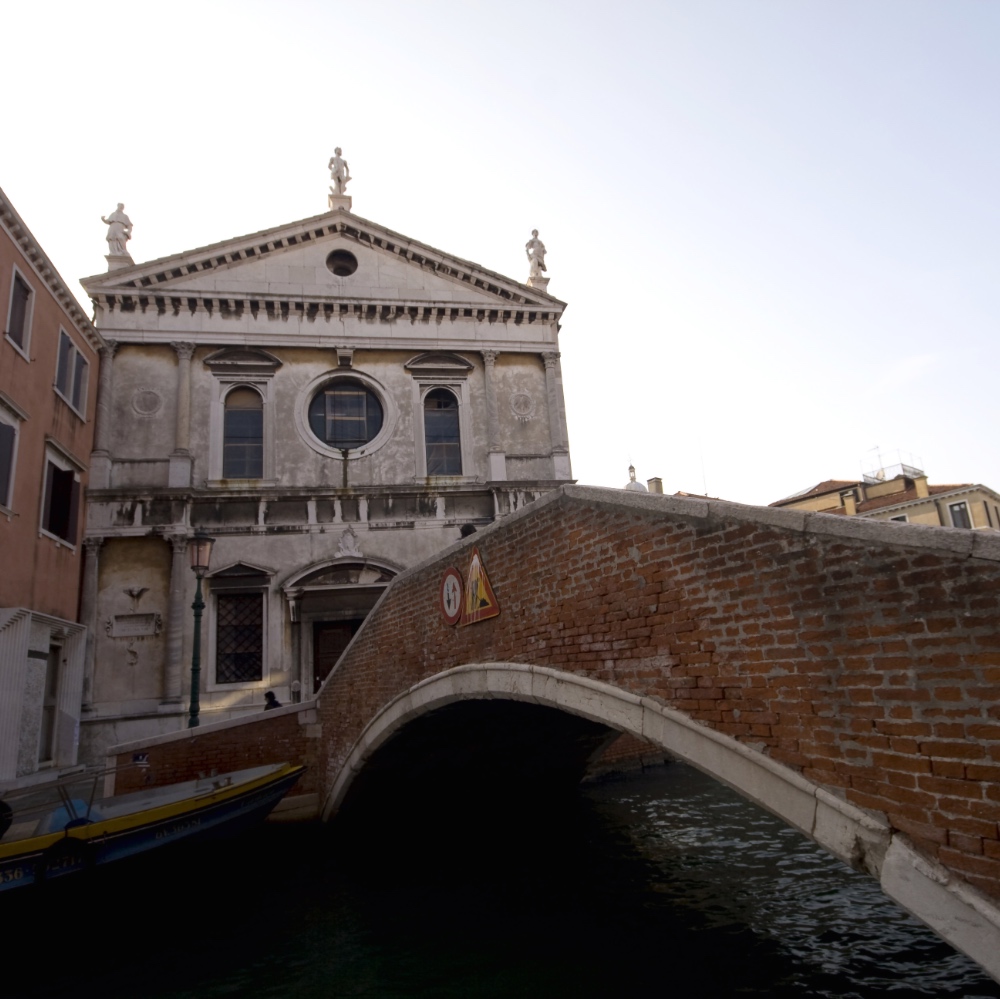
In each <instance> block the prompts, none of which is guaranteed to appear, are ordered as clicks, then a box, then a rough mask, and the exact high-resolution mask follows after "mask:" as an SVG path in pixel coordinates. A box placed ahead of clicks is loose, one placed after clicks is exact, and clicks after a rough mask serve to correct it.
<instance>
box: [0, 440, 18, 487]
mask: <svg viewBox="0 0 1000 999" xmlns="http://www.w3.org/2000/svg"><path fill="white" fill-rule="evenodd" d="M16 441H17V429H16V428H15V427H13V426H12V425H11V424H9V423H0V506H7V507H9V506H10V504H11V495H10V493H11V486H12V485H13V484H14V444H15V442H16Z"/></svg>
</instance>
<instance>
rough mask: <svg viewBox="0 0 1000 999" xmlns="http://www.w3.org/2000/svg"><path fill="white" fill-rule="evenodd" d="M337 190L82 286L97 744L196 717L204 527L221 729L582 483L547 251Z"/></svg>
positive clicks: (323, 664) (89, 675) (324, 668)
mask: <svg viewBox="0 0 1000 999" xmlns="http://www.w3.org/2000/svg"><path fill="white" fill-rule="evenodd" d="M330 204H331V210H330V211H328V212H326V213H324V214H322V215H318V216H315V217H313V218H309V219H304V220H302V221H299V222H294V223H291V224H288V225H284V226H279V227H276V228H273V229H269V230H267V231H264V232H258V233H254V234H252V235H249V236H244V237H239V238H236V239H229V240H226V241H224V242H220V243H217V244H215V245H212V246H208V247H203V248H200V249H197V250H192V251H189V252H185V253H180V254H177V255H175V256H171V257H167V258H162V259H159V260H154V261H151V262H149V263H144V264H134V263H133V262H132V261H131V258H129V257H127V256H117V257H114V256H109V265H110V267H111V269H110V270H109V272H108V273H107V274H102V275H98V276H95V277H92V278H87V279H84V281H83V284H84V287H85V288H86V290H87V292H88V294H89V295H90V297H91V299H92V301H93V303H94V307H95V312H96V326H97V328H98V329H99V330H100V331H101V334H102V335H103V337H104V339H105V341H106V343H107V347H106V349H105V357H104V363H103V364H102V368H101V374H100V392H99V403H98V414H97V425H96V436H95V444H94V453H93V455H92V460H91V483H90V489H89V491H88V503H87V530H86V543H87V552H88V561H87V564H86V568H85V573H84V584H83V605H84V606H85V607H88V608H92V612H91V615H92V619H91V620H90V621H88V622H85V623H87V624H88V625H89V626H90V628H91V629H92V633H93V634H94V635H95V641H94V643H93V650H92V653H91V654H90V655H89V656H88V660H87V663H86V671H85V687H84V709H83V716H82V718H83V723H82V729H81V754H82V755H83V756H84V758H87V759H91V760H93V759H98V758H100V756H101V755H102V754H103V752H104V751H105V749H106V748H107V747H108V746H110V745H112V744H115V743H118V742H122V741H126V740H129V739H133V738H139V737H145V736H149V735H153V734H157V733H160V732H169V731H175V730H177V729H178V728H180V727H181V726H183V725H184V724H186V712H187V707H188V698H189V686H190V676H191V672H190V664H191V654H192V651H193V649H192V638H193V614H192V611H191V604H192V601H193V599H194V594H195V585H196V580H195V576H194V574H193V573H192V571H191V568H190V567H189V558H188V555H189V552H188V547H189V543H190V541H191V539H192V537H194V535H195V534H196V533H205V534H208V535H210V536H212V537H214V538H215V539H216V540H215V545H214V549H213V552H212V556H211V565H210V568H209V571H208V572H207V574H206V576H205V579H204V593H205V603H206V608H205V615H204V623H203V627H202V638H201V643H200V652H201V664H202V671H201V692H200V701H201V720H202V723H203V724H204V723H207V722H209V721H212V720H220V719H224V718H230V717H237V716H239V715H241V714H243V713H246V712H251V711H259V710H261V709H262V708H263V706H264V697H265V694H266V692H267V691H272V692H273V693H274V694H276V696H277V698H278V700H279V701H280V702H282V703H287V702H288V701H295V700H300V699H307V698H309V697H311V696H313V694H314V692H315V691H316V690H317V689H318V687H319V685H320V683H321V682H322V680H323V678H324V677H325V676H326V674H327V673H328V672H329V670H330V668H332V666H333V664H334V663H335V662H336V660H337V658H338V656H339V655H340V653H341V652H342V651H343V649H344V648H345V646H346V644H347V642H348V641H349V640H350V638H351V636H352V635H353V633H354V631H355V630H356V629H357V627H358V626H359V624H360V622H361V621H362V620H363V619H364V617H365V615H366V614H367V613H368V611H369V610H370V609H371V607H372V606H373V605H374V603H375V601H376V600H377V599H378V597H379V595H380V594H381V592H382V590H383V589H384V588H385V587H386V586H387V585H388V583H389V582H390V581H391V579H392V578H393V577H394V576H395V575H396V574H398V573H399V572H400V571H402V570H403V569H405V568H406V567H408V566H411V565H414V564H416V563H418V562H420V561H422V560H423V559H425V558H427V557H428V556H430V555H432V554H434V553H435V552H437V551H439V550H440V549H441V548H443V547H446V546H447V545H449V544H451V543H453V542H455V541H457V540H458V539H459V536H460V530H461V529H462V528H463V527H464V528H465V530H469V528H468V527H466V526H465V525H472V527H476V526H480V525H485V524H488V523H490V522H492V521H493V520H494V519H495V518H497V517H502V516H504V515H505V514H507V513H509V512H512V511H514V510H516V509H518V508H519V507H521V506H522V505H523V504H525V503H528V502H530V501H531V500H533V499H535V498H537V497H538V496H540V495H542V494H543V493H545V492H546V491H547V490H550V489H553V488H555V487H557V486H558V485H559V483H561V482H565V481H568V480H570V477H571V470H570V462H569V449H568V439H567V432H566V421H565V411H564V406H563V393H562V383H561V374H560V367H559V326H560V320H561V317H562V313H563V309H564V308H565V306H564V303H562V302H560V301H559V300H558V299H555V298H553V297H552V296H550V295H549V294H548V293H547V291H546V290H545V286H546V285H547V280H546V279H545V278H544V277H542V276H541V274H540V270H539V261H540V260H542V259H543V258H542V257H540V256H539V254H538V253H537V252H536V251H535V250H533V249H529V259H530V260H531V277H530V278H529V283H527V284H521V283H519V282H517V281H514V280H511V279H509V278H506V277H503V276H502V275H499V274H495V273H492V272H490V271H487V270H485V269H484V268H482V267H480V266H479V265H477V264H473V263H470V262H468V261H465V260H460V259H458V258H456V257H453V256H451V255H449V254H447V253H443V252H441V251H439V250H435V249H434V248H432V247H429V246H426V245H424V244H422V243H419V242H417V241H415V240H413V239H410V238H408V237H406V236H402V235H400V234H398V233H395V232H392V231H390V230H388V229H386V228H385V227H383V226H381V225H378V224H375V223H373V222H370V221H367V220H365V219H363V218H360V217H359V216H357V215H355V214H353V213H352V211H351V210H350V208H351V203H350V199H349V198H347V197H346V196H343V194H342V192H340V193H338V194H337V195H336V196H335V195H333V194H332V195H331V198H330ZM529 246H530V244H529ZM538 246H539V247H541V250H542V253H544V247H543V246H542V244H540V243H538ZM113 252H114V251H113ZM541 266H542V267H544V264H542V265H541Z"/></svg>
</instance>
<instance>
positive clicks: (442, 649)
mask: <svg viewBox="0 0 1000 999" xmlns="http://www.w3.org/2000/svg"><path fill="white" fill-rule="evenodd" d="M768 521H769V522H768ZM473 544H475V545H476V546H478V548H479V550H480V552H481V554H482V557H483V561H484V563H485V565H486V568H487V572H488V574H489V578H490V581H491V583H492V585H493V588H494V590H495V592H496V595H497V599H498V601H499V603H500V607H501V610H502V613H501V615H500V616H499V617H497V618H494V619H491V620H488V621H484V622H481V623H479V624H475V625H471V626H467V627H457V628H456V627H449V626H448V625H447V624H446V623H445V621H444V618H443V616H442V614H441V612H440V609H439V583H440V578H441V573H442V571H443V569H444V568H445V567H446V566H447V565H454V566H455V567H456V568H458V569H459V570H460V571H461V572H462V573H463V575H464V573H465V570H466V567H467V564H468V553H469V551H470V550H471V547H472V545H473ZM974 545H975V554H973V546H974ZM998 559H1000V539H998V538H997V537H996V535H991V536H988V537H987V536H985V535H975V534H973V532H969V531H957V530H952V529H942V528H926V529H924V528H919V527H908V526H907V525H902V524H892V523H890V524H875V523H873V522H870V521H850V520H847V519H846V518H836V517H832V516H829V515H804V514H799V513H791V514H789V512H787V511H770V510H763V509H760V508H740V507H737V506H735V505H732V504H722V503H706V502H700V501H694V500H687V501H685V500H679V499H674V498H672V497H662V498H661V497H658V496H657V497H653V496H648V497H647V496H640V497H634V496H628V495H623V494H621V493H618V492H617V491H614V492H612V491H610V490H594V489H584V488H580V487H568V488H566V489H565V490H564V491H563V494H562V495H561V496H558V497H556V498H554V499H553V500H551V501H542V502H541V503H538V504H534V505H533V506H531V507H529V508H528V509H527V510H525V511H524V513H523V514H522V515H520V516H519V517H518V518H515V519H512V520H509V521H506V522H503V523H502V524H500V525H498V526H497V527H495V528H493V529H491V530H489V531H487V532H485V533H482V534H479V535H476V536H474V537H472V538H470V539H469V541H468V542H467V543H466V544H465V545H464V546H463V547H462V548H461V549H459V550H453V551H451V552H449V553H447V554H446V555H445V556H444V557H442V558H439V559H437V560H435V561H433V562H431V563H428V564H426V565H425V566H423V567H418V569H417V570H415V571H411V572H410V573H407V574H406V575H405V576H404V577H403V578H401V579H400V580H398V581H397V582H396V583H395V584H394V586H393V588H392V591H391V594H390V595H389V596H388V597H387V599H385V600H384V602H383V603H382V605H381V606H380V607H379V608H378V609H377V610H376V612H375V614H374V615H372V617H371V618H369V620H368V622H367V623H366V625H365V627H364V628H363V629H362V631H361V632H360V633H359V634H358V636H357V638H356V640H355V643H354V644H353V646H352V647H351V648H350V649H349V650H348V652H347V654H346V656H345V658H344V659H343V660H342V661H341V663H340V664H339V666H338V668H337V670H336V671H335V673H334V674H333V676H332V677H331V678H330V681H329V682H328V684H327V686H326V687H325V688H324V690H323V692H322V695H321V703H320V717H321V719H322V723H323V727H324V732H325V733H327V735H326V738H328V739H329V740H330V741H329V742H328V745H329V747H330V750H331V755H332V756H333V758H334V759H335V760H336V759H338V758H341V757H343V756H344V755H346V753H347V751H348V750H349V748H350V746H351V744H353V742H354V740H355V739H356V738H357V737H358V735H360V733H361V729H362V728H363V726H364V725H365V724H366V723H367V721H368V720H370V719H371V718H372V717H373V715H374V714H375V713H376V712H377V711H378V709H379V708H380V707H381V706H383V705H384V704H385V703H386V702H388V701H389V700H391V699H392V698H393V697H394V696H395V695H396V694H398V693H400V692H401V691H403V690H404V689H405V688H407V687H408V686H410V685H412V684H414V683H416V682H418V681H419V680H422V679H424V678H426V677H429V676H431V675H433V674H435V673H438V672H440V671H442V670H445V669H448V668H450V667H453V666H458V665H462V664H464V663H470V662H489V661H514V662H522V663H531V664H535V665H542V666H550V667H554V668H558V669H562V670H567V671H572V672H575V673H581V674H584V675H586V676H589V677H592V678H594V679H597V680H603V681H605V682H608V683H612V684H615V685H617V686H619V687H623V688H625V689H627V690H630V691H632V692H634V693H636V694H640V695H652V696H655V697H657V698H660V699H662V701H663V702H664V703H665V704H667V705H669V706H671V707H673V708H676V709H678V710H681V711H683V712H685V713H686V714H688V715H689V716H690V717H692V718H694V719H696V720H698V721H699V722H702V723H703V724H705V725H707V726H710V727H711V728H714V729H716V730H718V731H720V732H724V733H726V734H728V735H731V736H734V737H735V738H737V739H739V740H740V741H742V742H745V743H747V744H749V745H751V746H753V747H756V748H759V749H760V750H762V751H763V752H765V753H767V754H768V755H769V756H771V757H773V758H774V759H776V760H778V761H780V762H782V763H784V764H787V765H788V766H790V767H792V768H794V769H796V770H798V771H799V772H801V773H802V774H803V775H804V776H805V777H807V778H808V779H810V780H812V781H814V782H816V783H818V784H821V785H823V786H825V787H827V788H830V789H832V790H835V791H837V792H839V793H841V794H843V795H844V796H845V797H846V798H847V799H848V800H849V801H851V802H853V803H855V804H857V805H860V806H863V807H866V808H871V809H875V810H878V811H880V812H882V813H885V814H886V815H887V816H888V818H889V821H890V822H891V823H892V825H893V826H894V828H896V829H897V830H900V831H902V832H904V833H906V834H907V835H909V836H910V837H911V839H912V840H913V842H914V843H915V845H917V846H918V848H920V849H921V850H923V851H925V852H926V853H927V854H930V855H931V856H934V857H936V858H937V859H938V860H939V861H940V862H941V863H942V864H944V865H945V866H946V867H948V868H949V869H951V870H952V871H954V872H956V873H958V874H959V875H961V876H962V877H964V878H965V879H967V880H968V881H969V882H971V883H973V884H974V885H976V886H978V887H979V888H981V889H983V890H985V891H987V892H988V893H990V894H992V895H994V896H996V897H1000V831H998V825H997V820H998V818H1000V627H998V616H997V608H998V600H1000V561H998Z"/></svg>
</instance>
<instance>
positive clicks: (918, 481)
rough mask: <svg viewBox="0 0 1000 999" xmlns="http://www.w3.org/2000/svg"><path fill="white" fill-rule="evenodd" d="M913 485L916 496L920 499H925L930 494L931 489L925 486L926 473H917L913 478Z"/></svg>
mask: <svg viewBox="0 0 1000 999" xmlns="http://www.w3.org/2000/svg"><path fill="white" fill-rule="evenodd" d="M913 485H914V486H916V489H917V496H918V497H919V498H920V499H927V497H928V496H930V494H931V491H930V490H929V489H928V488H927V476H926V475H918V476H917V477H916V478H915V479H914V480H913Z"/></svg>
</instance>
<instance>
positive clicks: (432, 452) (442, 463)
mask: <svg viewBox="0 0 1000 999" xmlns="http://www.w3.org/2000/svg"><path fill="white" fill-rule="evenodd" d="M424 439H425V443H426V445H427V474H428V475H461V474H462V440H461V436H460V433H459V426H458V400H457V399H456V398H455V397H454V396H453V395H452V394H451V392H449V391H448V390H447V389H434V390H433V391H432V392H428V393H427V396H426V398H425V399H424Z"/></svg>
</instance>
